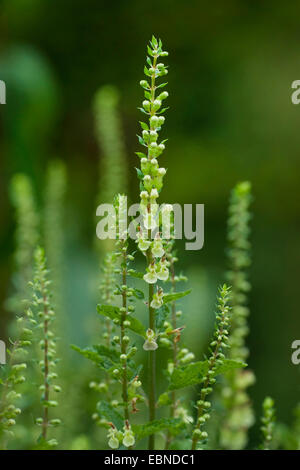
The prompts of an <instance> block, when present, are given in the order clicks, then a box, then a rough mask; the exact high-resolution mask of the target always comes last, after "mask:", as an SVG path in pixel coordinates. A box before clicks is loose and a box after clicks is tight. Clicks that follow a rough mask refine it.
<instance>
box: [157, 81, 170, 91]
mask: <svg viewBox="0 0 300 470" xmlns="http://www.w3.org/2000/svg"><path fill="white" fill-rule="evenodd" d="M167 85H168V82H166V83H161V84H160V85H158V86H157V87H156V89H157V90H158V89H159V88H164V87H165V86H167Z"/></svg>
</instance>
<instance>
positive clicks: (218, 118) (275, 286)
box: [0, 0, 300, 422]
mask: <svg viewBox="0 0 300 470" xmlns="http://www.w3.org/2000/svg"><path fill="white" fill-rule="evenodd" d="M0 6H1V9H0V79H2V80H5V82H6V86H7V104H6V105H1V107H0V133H1V141H0V152H1V171H0V179H1V184H0V192H1V193H0V211H1V233H0V242H1V249H0V262H1V265H0V304H1V322H0V327H1V335H2V331H4V328H5V324H6V323H7V321H8V320H9V315H8V314H7V313H6V312H5V309H4V307H3V304H4V300H5V298H6V296H7V292H8V289H9V285H10V276H11V272H12V253H13V248H14V241H13V233H14V218H13V212H12V208H11V205H10V202H9V194H8V187H9V181H10V178H11V176H12V175H13V174H14V173H15V172H20V171H21V172H25V173H27V174H28V175H30V176H31V177H32V178H33V181H34V183H35V187H36V191H37V194H38V197H39V198H40V200H41V199H42V191H43V186H44V174H45V169H46V167H47V161H49V159H51V158H53V157H59V158H61V159H63V160H64V161H65V162H66V165H67V169H68V181H69V187H68V197H67V218H66V221H65V224H66V227H67V229H66V234H67V235H66V236H67V242H68V243H67V251H66V253H65V264H66V265H65V270H66V273H67V274H66V281H65V284H66V285H65V292H66V296H67V299H68V302H67V303H68V315H69V316H70V318H71V320H70V325H69V328H68V331H66V335H67V336H68V337H69V339H68V340H69V341H70V342H72V343H76V342H77V343H79V344H80V345H85V344H87V343H88V342H89V335H90V329H89V325H90V324H92V323H93V317H94V316H95V302H96V301H97V298H94V297H93V295H91V291H93V287H92V284H93V279H94V280H95V282H96V281H97V279H95V276H96V277H97V276H99V273H98V272H97V267H98V265H97V260H95V254H94V252H93V238H94V233H95V215H94V214H95V200H96V194H97V190H98V180H99V177H100V176H99V173H98V166H99V163H98V160H99V150H98V146H97V143H96V139H95V137H94V122H93V113H92V101H93V96H94V94H95V92H96V90H97V89H98V88H99V87H100V86H102V85H105V84H113V85H115V86H117V87H118V89H119V91H120V94H121V103H120V107H121V116H122V124H123V128H124V135H125V140H126V148H127V155H128V156H129V157H128V159H129V161H128V168H129V173H128V178H129V188H130V198H131V199H132V200H136V196H137V194H138V183H137V179H136V173H135V170H134V166H136V164H137V163H136V157H135V155H134V152H135V151H137V150H139V148H138V147H139V145H138V143H137V140H136V137H135V135H136V133H137V132H138V131H139V126H138V120H139V119H141V116H140V113H139V111H138V110H137V106H139V105H140V102H141V100H142V91H141V89H140V87H139V85H138V83H139V80H140V79H142V78H143V66H144V62H145V46H146V43H147V41H148V40H149V39H150V37H151V35H152V33H154V34H155V35H156V36H158V37H160V38H161V39H162V40H163V43H164V46H165V49H166V50H168V51H169V58H168V63H169V65H170V70H169V76H168V81H169V87H168V90H169V93H170V98H169V102H168V104H169V105H170V110H169V111H168V113H167V116H166V118H167V121H166V125H165V126H164V129H163V138H168V139H169V141H168V144H167V151H166V153H165V156H164V159H165V161H164V166H166V167H167V168H168V174H167V178H166V185H165V187H164V190H163V193H162V199H163V200H164V201H166V202H170V203H172V202H179V203H204V204H205V246H204V248H203V249H202V250H201V251H199V252H194V251H193V252H187V251H184V246H183V245H180V249H181V250H180V267H181V268H182V269H183V270H184V271H185V272H186V273H187V275H188V276H189V277H190V284H191V285H192V287H193V293H192V294H191V296H190V298H189V299H188V300H187V301H186V302H185V304H184V308H185V314H186V319H187V320H186V322H187V324H188V325H190V326H192V328H189V331H187V333H185V335H186V337H185V340H186V341H187V342H188V343H189V344H190V345H191V346H192V345H194V347H195V348H197V347H198V351H197V357H200V356H201V354H202V352H203V348H204V347H205V345H206V344H207V341H208V337H209V334H210V332H211V328H212V326H213V312H214V303H215V293H216V287H217V285H218V283H220V282H222V280H223V278H224V271H225V268H226V257H225V254H224V250H225V243H226V217H227V205H228V197H229V193H230V190H231V188H232V187H233V185H234V184H235V183H236V182H238V181H240V180H244V179H249V180H250V181H251V182H252V184H253V193H254V204H253V206H252V209H253V213H254V218H253V225H252V227H253V235H252V243H253V266H252V269H251V281H252V285H253V289H252V292H251V299H250V308H251V318H250V326H251V333H250V336H249V338H248V343H249V346H250V349H251V356H250V360H249V364H250V366H251V368H253V369H254V370H255V373H256V375H257V384H256V385H255V386H254V387H252V388H251V396H252V399H253V401H254V405H255V407H256V409H260V406H261V400H262V398H263V397H264V396H265V395H266V394H270V395H272V396H273V397H274V398H275V400H276V401H277V409H278V411H277V415H278V417H279V418H280V419H282V420H284V421H285V422H289V421H290V419H291V413H292V408H293V407H294V406H295V404H296V403H297V401H298V400H299V391H300V390H299V383H300V382H299V367H297V366H295V365H292V363H291V359H290V355H291V343H292V341H293V340H294V339H298V338H299V337H300V316H299V298H298V291H299V284H298V282H299V265H300V249H299V248H300V239H299V228H300V222H299V217H298V214H299V209H300V198H299V172H300V160H299V153H300V150H299V149H300V132H299V126H300V106H299V107H297V106H295V105H293V104H292V103H291V99H290V96H291V83H292V82H293V81H294V80H296V79H300V60H299V47H298V45H299V44H300V29H299V14H300V4H299V3H297V2H290V3H289V5H288V6H287V4H285V3H283V2H281V1H276V0H272V1H270V0H266V1H264V2H261V1H256V0H248V1H246V0H227V1H226V2H224V1H220V0H216V1H215V2H206V1H199V0H197V1H196V0H190V1H188V2H182V1H178V0H164V1H156V0H152V2H150V3H149V2H148V3H145V2H140V1H137V0H131V1H117V0H115V1H114V2H104V1H101V0H85V1H83V0H81V1H80V0H72V1H71V0H64V1H62V0H60V1H58V0H2V1H0ZM100 157H101V153H100ZM99 243H101V242H99ZM199 338H201V341H198V340H199ZM64 339H65V338H64ZM73 360H74V361H77V360H79V358H77V356H76V354H75V353H74V355H73Z"/></svg>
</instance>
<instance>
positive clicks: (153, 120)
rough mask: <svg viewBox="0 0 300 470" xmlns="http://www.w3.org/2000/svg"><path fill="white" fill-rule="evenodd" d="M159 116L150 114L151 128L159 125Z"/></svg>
mask: <svg viewBox="0 0 300 470" xmlns="http://www.w3.org/2000/svg"><path fill="white" fill-rule="evenodd" d="M159 119H160V118H159V117H158V116H151V118H150V126H151V129H155V128H156V127H158V126H159Z"/></svg>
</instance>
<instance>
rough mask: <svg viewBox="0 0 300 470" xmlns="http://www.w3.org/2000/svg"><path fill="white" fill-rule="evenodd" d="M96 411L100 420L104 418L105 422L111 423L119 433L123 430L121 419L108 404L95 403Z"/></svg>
mask: <svg viewBox="0 0 300 470" xmlns="http://www.w3.org/2000/svg"><path fill="white" fill-rule="evenodd" d="M97 411H98V413H99V416H100V418H105V419H107V421H109V422H111V423H113V424H114V425H115V426H116V428H117V429H118V430H119V431H122V430H123V426H124V420H123V417H122V415H121V414H120V413H119V412H118V411H117V410H116V409H115V408H114V407H113V406H112V405H111V404H110V403H108V402H106V401H99V402H98V403H97Z"/></svg>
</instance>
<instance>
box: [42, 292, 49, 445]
mask: <svg viewBox="0 0 300 470" xmlns="http://www.w3.org/2000/svg"><path fill="white" fill-rule="evenodd" d="M42 289H43V284H42ZM43 290H44V289H43ZM43 303H44V341H45V343H44V387H45V396H44V400H45V402H48V401H49V381H48V374H49V362H48V346H49V345H48V319H47V318H48V308H47V304H48V301H47V295H46V294H45V292H44V293H43ZM48 421H49V417H48V406H44V416H43V423H42V436H43V438H44V439H45V440H46V439H47V430H48Z"/></svg>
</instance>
